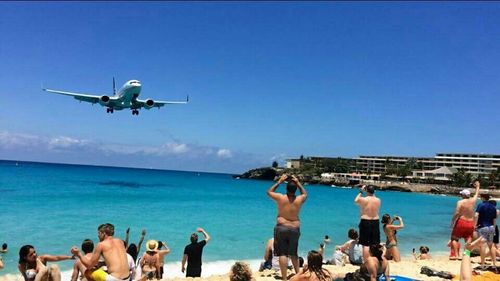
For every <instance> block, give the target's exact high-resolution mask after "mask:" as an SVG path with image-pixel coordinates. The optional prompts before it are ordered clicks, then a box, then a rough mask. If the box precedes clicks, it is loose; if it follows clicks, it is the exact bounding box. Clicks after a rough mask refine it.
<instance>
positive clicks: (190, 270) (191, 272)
mask: <svg viewBox="0 0 500 281" xmlns="http://www.w3.org/2000/svg"><path fill="white" fill-rule="evenodd" d="M186 277H201V266H199V267H189V266H188V267H187V268H186Z"/></svg>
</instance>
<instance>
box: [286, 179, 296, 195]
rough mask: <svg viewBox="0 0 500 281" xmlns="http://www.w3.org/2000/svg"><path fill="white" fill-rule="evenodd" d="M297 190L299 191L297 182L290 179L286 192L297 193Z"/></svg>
mask: <svg viewBox="0 0 500 281" xmlns="http://www.w3.org/2000/svg"><path fill="white" fill-rule="evenodd" d="M296 191H297V185H296V184H295V182H293V181H289V182H288V183H287V184H286V193H288V194H295V192H296Z"/></svg>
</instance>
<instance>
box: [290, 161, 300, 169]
mask: <svg viewBox="0 0 500 281" xmlns="http://www.w3.org/2000/svg"><path fill="white" fill-rule="evenodd" d="M301 162H302V161H301V160H300V159H287V160H286V167H287V168H288V169H300V167H301Z"/></svg>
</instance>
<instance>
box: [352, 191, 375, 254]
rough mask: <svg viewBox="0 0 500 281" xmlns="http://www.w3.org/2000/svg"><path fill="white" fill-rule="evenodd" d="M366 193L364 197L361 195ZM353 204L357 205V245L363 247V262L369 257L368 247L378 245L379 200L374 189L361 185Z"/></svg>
mask: <svg viewBox="0 0 500 281" xmlns="http://www.w3.org/2000/svg"><path fill="white" fill-rule="evenodd" d="M365 191H366V197H363V193H364V192H365ZM354 203H356V204H358V205H359V209H360V216H361V221H360V222H359V244H361V245H363V260H364V261H366V260H367V259H368V257H370V246H371V245H378V244H380V224H379V215H378V212H379V209H380V204H381V202H380V199H378V198H377V197H375V187H374V186H372V185H369V186H365V185H363V186H362V187H361V189H360V190H359V193H358V195H357V196H356V198H355V199H354Z"/></svg>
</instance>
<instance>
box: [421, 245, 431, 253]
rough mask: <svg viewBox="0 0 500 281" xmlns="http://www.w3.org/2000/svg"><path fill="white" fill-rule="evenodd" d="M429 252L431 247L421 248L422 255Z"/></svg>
mask: <svg viewBox="0 0 500 281" xmlns="http://www.w3.org/2000/svg"><path fill="white" fill-rule="evenodd" d="M428 252H429V247H427V246H420V253H422V254H427V253H428Z"/></svg>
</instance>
